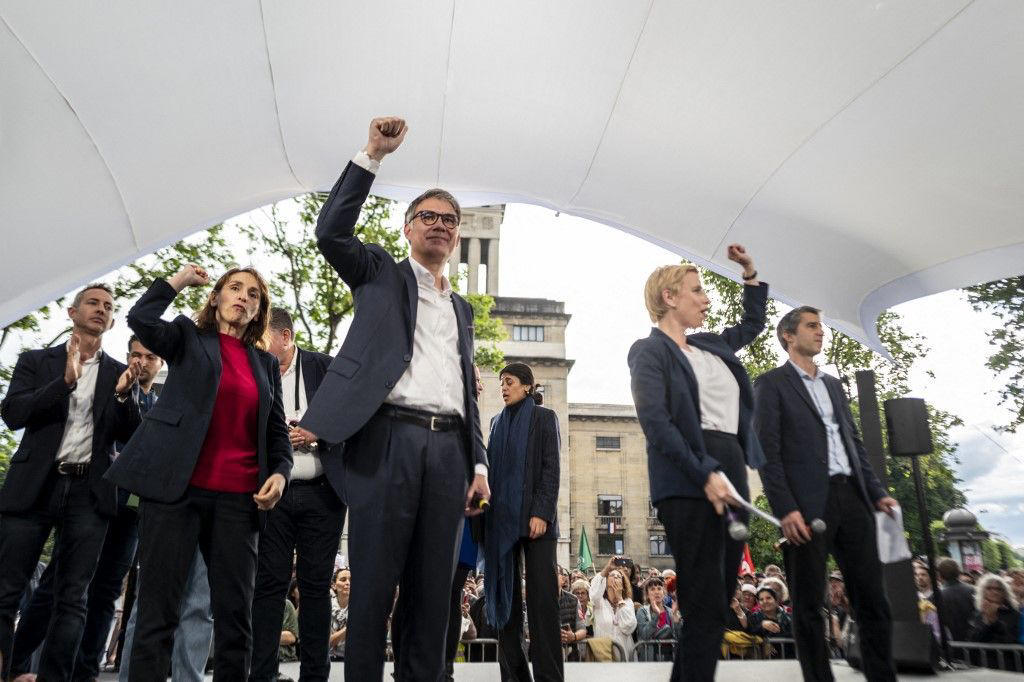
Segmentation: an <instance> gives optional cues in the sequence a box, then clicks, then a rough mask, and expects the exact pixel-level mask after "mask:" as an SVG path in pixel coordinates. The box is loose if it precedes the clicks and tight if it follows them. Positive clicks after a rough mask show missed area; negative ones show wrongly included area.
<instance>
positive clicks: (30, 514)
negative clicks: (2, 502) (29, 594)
mask: <svg viewBox="0 0 1024 682" xmlns="http://www.w3.org/2000/svg"><path fill="white" fill-rule="evenodd" d="M51 529H55V531H56V540H55V542H54V558H53V561H56V562H57V566H56V568H55V569H54V607H53V608H54V613H53V619H52V620H51V621H50V624H49V630H48V631H47V633H46V641H45V643H44V644H43V652H42V656H41V658H40V661H39V676H40V678H42V679H49V680H69V679H71V672H72V669H73V668H74V664H75V654H76V653H77V651H78V644H79V641H80V640H81V638H82V630H83V628H84V627H85V614H86V598H87V592H88V590H89V582H90V581H91V580H92V576H93V573H94V572H95V571H96V563H97V561H98V560H99V556H100V549H101V548H102V547H103V539H104V537H105V536H106V533H107V519H105V518H103V517H102V516H100V515H99V513H97V511H96V510H95V508H94V507H93V500H92V491H91V490H90V487H89V479H88V478H72V477H70V476H58V475H57V474H56V473H54V474H52V476H51V478H50V480H49V481H47V483H46V485H45V487H44V489H43V492H42V493H40V495H39V499H38V501H37V502H36V504H35V506H34V508H33V509H31V510H29V511H26V512H7V513H4V514H3V516H0V655H2V656H3V662H4V667H5V668H8V669H9V667H10V665H11V653H12V648H13V636H14V632H13V630H14V614H15V613H16V611H17V609H18V604H19V602H20V600H21V596H22V594H23V593H24V591H25V587H26V586H27V585H28V583H29V580H30V579H31V578H32V572H33V571H34V570H35V567H36V563H37V562H38V561H39V555H40V554H41V553H42V550H43V545H44V544H45V543H46V538H47V537H48V536H49V534H50V530H51ZM3 673H4V674H0V678H3V677H4V675H5V674H6V673H7V670H4V671H3Z"/></svg>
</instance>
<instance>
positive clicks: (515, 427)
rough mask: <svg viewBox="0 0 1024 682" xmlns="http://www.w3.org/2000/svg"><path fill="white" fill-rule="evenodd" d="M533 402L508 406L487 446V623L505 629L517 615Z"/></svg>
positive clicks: (498, 419)
mask: <svg viewBox="0 0 1024 682" xmlns="http://www.w3.org/2000/svg"><path fill="white" fill-rule="evenodd" d="M534 404H535V403H534V402H533V398H532V397H531V396H526V397H525V398H523V399H522V400H521V401H520V402H519V403H516V404H515V405H512V406H510V407H506V408H505V409H503V410H502V411H501V413H500V414H499V415H498V418H497V419H496V420H495V421H494V424H493V425H492V427H491V437H490V440H489V441H488V443H487V461H488V463H489V465H490V476H489V478H490V484H491V508H490V510H489V511H488V512H487V514H486V515H485V519H484V523H485V528H486V531H487V532H486V535H485V536H484V559H485V561H486V569H485V571H486V575H487V579H486V580H485V581H484V594H485V596H486V601H485V602H484V605H485V607H486V609H487V622H489V623H490V624H491V625H493V626H494V627H496V628H498V629H501V628H502V627H504V626H505V624H506V623H507V622H508V619H509V614H511V613H512V587H513V585H514V583H515V555H514V553H513V550H514V548H515V546H516V543H517V542H519V536H520V519H521V516H522V510H523V485H524V479H525V477H526V446H527V443H528V442H529V438H530V423H531V421H532V420H533V407H534Z"/></svg>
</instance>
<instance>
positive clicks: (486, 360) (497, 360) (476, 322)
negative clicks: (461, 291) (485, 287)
mask: <svg viewBox="0 0 1024 682" xmlns="http://www.w3.org/2000/svg"><path fill="white" fill-rule="evenodd" d="M466 300H467V301H468V302H469V305H470V306H472V307H473V326H474V338H475V339H476V348H475V349H474V350H473V362H474V363H475V364H476V365H477V367H479V368H480V369H489V370H491V371H492V372H495V373H496V372H498V371H500V370H501V368H502V366H503V365H504V364H505V353H504V352H503V351H502V350H501V349H500V348H498V343H499V342H500V341H504V340H505V339H507V338H508V331H506V330H505V325H504V324H503V323H502V321H501V318H497V317H491V309H492V308H494V297H493V296H490V295H488V294H467V295H466Z"/></svg>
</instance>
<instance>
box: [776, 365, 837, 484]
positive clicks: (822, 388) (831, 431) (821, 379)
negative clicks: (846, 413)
mask: <svg viewBox="0 0 1024 682" xmlns="http://www.w3.org/2000/svg"><path fill="white" fill-rule="evenodd" d="M789 364H791V365H793V369H795V370H796V373H797V374H799V375H800V378H801V379H802V380H803V383H804V388H806V389H807V392H808V393H810V394H811V401H812V402H813V403H814V406H815V407H816V408H817V410H818V415H819V416H820V417H821V421H823V422H824V423H825V442H826V443H828V475H829V476H835V475H836V474H844V475H846V476H849V475H850V474H851V473H852V471H853V470H852V469H851V468H850V457H849V455H848V454H847V453H846V445H844V444H843V435H842V433H841V432H840V431H839V420H838V419H836V415H835V411H834V410H833V409H832V396H830V395H829V394H828V386H826V385H825V375H824V374H823V373H822V372H821V370H818V371H816V372H815V373H814V376H813V377H812V376H811V375H810V374H808V373H807V372H805V371H803V370H802V369H800V368H799V367H797V365H796V363H795V362H793V361H792V360H790V361H789Z"/></svg>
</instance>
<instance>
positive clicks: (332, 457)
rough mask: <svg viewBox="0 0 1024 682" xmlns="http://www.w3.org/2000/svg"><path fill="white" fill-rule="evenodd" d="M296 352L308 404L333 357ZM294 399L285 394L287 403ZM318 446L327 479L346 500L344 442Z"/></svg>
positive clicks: (305, 351) (321, 443)
mask: <svg viewBox="0 0 1024 682" xmlns="http://www.w3.org/2000/svg"><path fill="white" fill-rule="evenodd" d="M295 352H296V353H297V354H298V355H297V360H298V362H299V366H300V367H301V368H302V387H303V388H304V389H305V392H306V405H307V406H308V405H309V404H310V403H312V402H313V396H315V395H316V391H317V389H318V388H320V382H322V381H323V380H324V377H325V376H326V375H327V367H328V366H329V365H330V364H331V360H332V359H333V358H331V356H330V355H327V354H326V353H318V352H316V351H315V350H306V349H305V348H299V347H298V346H296V347H295ZM292 399H293V396H288V395H286V396H284V401H285V403H288V401H290V400H292ZM318 447H319V453H318V454H319V456H320V463H321V464H322V465H323V467H324V476H326V477H327V481H328V482H329V483H330V484H331V488H332V489H333V490H334V494H335V495H337V496H338V499H339V500H342V501H344V500H345V466H344V463H343V462H342V461H341V454H342V452H343V450H344V444H338V445H335V446H333V447H332V446H331V445H330V444H329V443H327V442H326V441H323V440H321V441H320V442H319V444H318Z"/></svg>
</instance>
